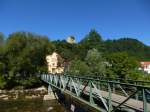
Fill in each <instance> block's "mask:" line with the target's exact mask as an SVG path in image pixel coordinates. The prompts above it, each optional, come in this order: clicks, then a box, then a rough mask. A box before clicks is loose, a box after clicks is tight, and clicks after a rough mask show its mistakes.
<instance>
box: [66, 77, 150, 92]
mask: <svg viewBox="0 0 150 112" xmlns="http://www.w3.org/2000/svg"><path fill="white" fill-rule="evenodd" d="M64 76H67V77H71V78H78V79H84V80H94V81H97V82H106V83H113V84H120V85H124V86H132V87H137V88H145V89H150V86H144V85H137V84H131V83H123V82H118V81H110V80H100V79H94V78H93V77H92V78H89V77H84V76H80V77H79V76H71V75H64Z"/></svg>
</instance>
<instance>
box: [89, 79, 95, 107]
mask: <svg viewBox="0 0 150 112" xmlns="http://www.w3.org/2000/svg"><path fill="white" fill-rule="evenodd" d="M89 87H90V104H91V105H93V104H94V100H93V95H92V81H91V80H90V81H89Z"/></svg>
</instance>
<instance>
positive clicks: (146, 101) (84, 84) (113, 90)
mask: <svg viewBox="0 0 150 112" xmlns="http://www.w3.org/2000/svg"><path fill="white" fill-rule="evenodd" d="M41 79H42V80H43V81H44V82H46V83H47V84H49V86H48V91H50V90H51V89H52V88H55V89H59V90H60V91H61V92H63V93H64V94H67V95H70V96H71V97H73V98H75V99H77V100H79V101H80V102H82V103H84V104H85V105H88V106H90V107H91V108H94V109H95V110H97V111H100V112H115V111H127V112H129V111H130V112H150V82H148V81H147V82H146V81H135V80H122V79H119V78H118V79H112V78H105V77H90V76H83V77H81V76H69V75H55V74H43V75H41Z"/></svg>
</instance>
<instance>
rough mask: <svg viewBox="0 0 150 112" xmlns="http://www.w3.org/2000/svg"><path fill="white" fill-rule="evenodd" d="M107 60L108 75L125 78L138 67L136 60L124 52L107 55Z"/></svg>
mask: <svg viewBox="0 0 150 112" xmlns="http://www.w3.org/2000/svg"><path fill="white" fill-rule="evenodd" d="M107 61H108V62H109V66H108V67H107V75H108V76H113V77H119V78H123V79H127V78H128V77H129V76H130V74H132V73H133V71H134V72H135V70H136V69H138V62H137V60H136V59H135V58H133V57H130V56H129V55H128V54H127V53H126V52H119V53H112V54H111V55H109V56H107ZM135 73H136V72H135Z"/></svg>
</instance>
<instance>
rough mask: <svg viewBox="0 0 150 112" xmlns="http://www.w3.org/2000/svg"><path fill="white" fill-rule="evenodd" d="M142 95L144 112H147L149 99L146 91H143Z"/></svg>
mask: <svg viewBox="0 0 150 112" xmlns="http://www.w3.org/2000/svg"><path fill="white" fill-rule="evenodd" d="M142 94H143V108H144V112H147V99H146V95H145V89H144V88H143V89H142Z"/></svg>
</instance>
